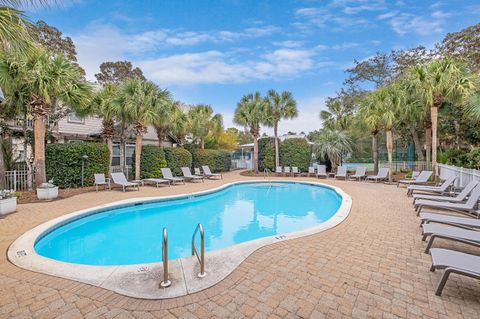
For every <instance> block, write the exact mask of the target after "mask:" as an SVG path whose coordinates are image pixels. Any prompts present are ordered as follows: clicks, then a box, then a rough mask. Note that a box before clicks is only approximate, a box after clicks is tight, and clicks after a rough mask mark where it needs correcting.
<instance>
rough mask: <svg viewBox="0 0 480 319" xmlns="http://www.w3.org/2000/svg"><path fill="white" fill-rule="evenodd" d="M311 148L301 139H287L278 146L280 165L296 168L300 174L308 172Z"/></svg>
mask: <svg viewBox="0 0 480 319" xmlns="http://www.w3.org/2000/svg"><path fill="white" fill-rule="evenodd" d="M311 156H312V154H311V148H310V145H308V143H307V141H306V140H305V139H303V138H289V139H286V140H285V141H283V142H282V144H281V145H280V164H281V165H283V166H297V167H298V168H299V169H300V170H301V171H302V172H306V171H308V166H309V164H310V160H311Z"/></svg>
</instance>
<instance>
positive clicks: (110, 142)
mask: <svg viewBox="0 0 480 319" xmlns="http://www.w3.org/2000/svg"><path fill="white" fill-rule="evenodd" d="M107 147H108V153H109V157H108V174H109V175H110V174H111V173H112V157H113V138H112V137H111V136H110V137H107Z"/></svg>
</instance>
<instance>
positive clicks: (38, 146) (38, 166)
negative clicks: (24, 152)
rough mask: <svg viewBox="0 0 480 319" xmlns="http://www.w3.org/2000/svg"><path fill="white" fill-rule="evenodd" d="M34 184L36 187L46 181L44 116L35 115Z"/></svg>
mask: <svg viewBox="0 0 480 319" xmlns="http://www.w3.org/2000/svg"><path fill="white" fill-rule="evenodd" d="M33 134H34V140H35V142H34V160H33V165H34V167H35V185H36V186H37V187H38V186H40V185H41V184H42V183H45V182H46V181H47V176H46V172H45V134H46V128H45V116H42V115H38V114H37V115H35V117H34V122H33Z"/></svg>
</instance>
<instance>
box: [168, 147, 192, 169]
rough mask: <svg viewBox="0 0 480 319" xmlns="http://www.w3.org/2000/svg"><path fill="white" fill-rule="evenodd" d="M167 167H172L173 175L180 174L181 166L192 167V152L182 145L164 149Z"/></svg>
mask: <svg viewBox="0 0 480 319" xmlns="http://www.w3.org/2000/svg"><path fill="white" fill-rule="evenodd" d="M164 152H165V159H166V160H167V167H170V168H171V169H172V172H173V173H174V174H175V175H180V176H181V175H182V170H181V167H184V166H186V167H192V153H190V152H189V151H187V150H186V149H184V148H183V147H173V148H166V149H164Z"/></svg>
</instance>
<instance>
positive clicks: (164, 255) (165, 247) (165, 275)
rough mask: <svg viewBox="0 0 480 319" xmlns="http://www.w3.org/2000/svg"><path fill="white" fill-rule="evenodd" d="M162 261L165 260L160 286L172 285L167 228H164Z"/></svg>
mask: <svg viewBox="0 0 480 319" xmlns="http://www.w3.org/2000/svg"><path fill="white" fill-rule="evenodd" d="M162 261H163V281H162V282H161V283H160V287H162V288H167V287H170V285H171V284H172V282H171V281H170V280H169V279H168V232H167V228H166V227H164V228H163V241H162Z"/></svg>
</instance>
